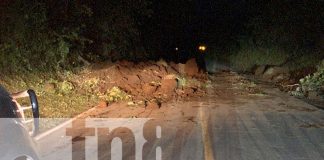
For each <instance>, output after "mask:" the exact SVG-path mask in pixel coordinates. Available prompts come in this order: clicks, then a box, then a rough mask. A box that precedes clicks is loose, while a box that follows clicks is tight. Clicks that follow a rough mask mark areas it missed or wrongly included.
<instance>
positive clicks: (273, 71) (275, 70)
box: [262, 66, 289, 80]
mask: <svg viewBox="0 0 324 160" xmlns="http://www.w3.org/2000/svg"><path fill="white" fill-rule="evenodd" d="M280 74H289V69H288V68H286V67H277V66H275V67H270V68H268V69H266V71H265V72H264V73H263V76H262V78H264V79H265V80H272V79H273V78H274V77H275V76H278V75H280Z"/></svg>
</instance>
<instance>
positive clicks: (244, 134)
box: [38, 73, 324, 160]
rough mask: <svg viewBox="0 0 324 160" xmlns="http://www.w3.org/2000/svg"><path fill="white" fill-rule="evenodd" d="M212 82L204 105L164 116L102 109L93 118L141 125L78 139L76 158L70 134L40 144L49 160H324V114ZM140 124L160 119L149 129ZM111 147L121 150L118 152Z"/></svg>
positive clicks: (267, 88) (227, 79)
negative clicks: (115, 138)
mask: <svg viewBox="0 0 324 160" xmlns="http://www.w3.org/2000/svg"><path fill="white" fill-rule="evenodd" d="M210 78H211V83H210V86H209V87H208V91H207V92H208V94H207V95H206V96H204V97H199V98H191V99H188V100H186V101H181V102H176V101H175V102H172V103H168V104H164V105H163V106H162V107H161V108H160V109H156V108H151V109H145V108H140V107H139V108H137V107H129V106H126V105H123V104H118V105H117V104H116V105H112V106H110V107H108V108H107V109H99V110H98V111H96V112H94V113H92V115H88V117H103V118H130V119H133V120H134V123H131V124H129V125H125V126H126V127H124V128H122V129H120V130H117V131H116V132H114V131H113V130H114V128H112V127H111V126H109V125H108V126H107V127H110V128H109V131H107V132H100V131H98V129H97V130H96V132H95V133H94V135H95V136H88V137H86V138H82V137H83V136H84V135H89V133H87V131H86V132H82V131H80V132H78V133H77V135H75V136H74V138H73V139H74V150H73V151H72V146H71V140H72V137H70V136H67V135H66V127H63V128H61V129H58V130H57V131H55V132H53V133H51V134H49V135H47V136H45V137H43V138H42V139H40V140H38V145H39V147H40V148H41V149H40V151H41V154H42V155H43V157H44V159H55V160H58V159H62V160H63V159H64V160H67V159H72V155H74V157H73V158H74V159H83V158H85V159H91V160H95V159H110V158H111V157H112V159H121V158H122V155H123V156H124V157H123V159H136V160H140V159H142V158H143V159H148V160H154V159H163V160H240V159H245V160H258V159H260V160H268V159H269V160H280V159H282V160H324V111H323V110H321V109H318V108H316V107H314V106H312V105H309V104H307V103H305V102H303V101H301V100H299V99H296V98H294V97H291V96H289V95H288V94H287V93H283V92H280V91H279V90H278V89H276V88H275V87H273V86H271V85H269V84H262V83H260V84H259V83H257V82H255V83H253V82H250V81H248V80H245V79H244V78H243V77H241V76H239V75H237V74H236V73H219V74H216V75H214V76H211V77H210ZM95 115H96V116H95ZM97 115H99V116H97ZM134 117H137V118H152V119H151V120H145V119H144V120H143V121H145V123H144V122H140V121H138V120H136V119H137V118H134ZM118 120H120V119H116V120H115V121H118ZM128 120H129V119H128ZM121 123H124V122H121ZM109 124H111V123H109ZM118 124H120V123H118ZM105 125H106V124H99V123H98V124H94V125H92V127H94V128H100V127H101V128H102V127H103V126H105ZM68 126H69V127H71V124H70V125H68ZM157 126H159V127H158V129H156V128H157ZM132 127H133V128H132ZM115 128H116V127H115ZM127 128H131V131H133V135H135V138H134V136H132V134H129V133H130V132H129V131H130V130H129V129H127ZM110 131H111V132H110ZM137 132H138V133H139V134H137ZM108 133H109V134H112V135H114V136H117V137H121V138H120V140H121V141H118V140H117V141H116V140H113V138H114V136H111V137H109V136H108V137H106V139H105V138H103V139H101V138H98V137H100V136H99V135H100V134H102V135H109V134H108ZM136 135H143V137H144V138H145V140H146V141H145V140H143V139H140V138H139V137H141V136H139V137H137V136H136ZM134 141H135V143H136V144H134ZM110 142H111V143H112V144H113V146H115V147H112V150H110V148H109V145H108V144H109V143H110ZM120 142H122V145H120ZM98 146H99V147H98ZM107 146H108V147H107ZM134 146H136V149H135V148H134ZM121 147H124V148H123V149H122V150H121ZM82 148H86V150H87V151H86V153H85V152H83V150H82ZM98 153H100V154H99V156H98Z"/></svg>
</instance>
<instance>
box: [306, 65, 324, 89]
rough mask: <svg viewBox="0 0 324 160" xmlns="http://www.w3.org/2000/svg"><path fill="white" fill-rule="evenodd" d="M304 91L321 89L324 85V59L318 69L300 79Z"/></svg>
mask: <svg viewBox="0 0 324 160" xmlns="http://www.w3.org/2000/svg"><path fill="white" fill-rule="evenodd" d="M300 84H301V89H302V91H304V92H306V91H319V90H320V89H323V87H324V60H322V62H321V63H320V64H319V65H318V67H317V71H316V72H315V73H313V74H311V75H308V76H306V77H305V78H302V79H300Z"/></svg>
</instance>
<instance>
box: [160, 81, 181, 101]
mask: <svg viewBox="0 0 324 160" xmlns="http://www.w3.org/2000/svg"><path fill="white" fill-rule="evenodd" d="M176 88H177V80H176V79H175V78H172V79H167V78H163V79H162V81H161V87H160V88H159V91H160V92H161V94H163V95H166V96H167V97H170V96H171V95H172V94H173V92H174V91H175V89H176Z"/></svg>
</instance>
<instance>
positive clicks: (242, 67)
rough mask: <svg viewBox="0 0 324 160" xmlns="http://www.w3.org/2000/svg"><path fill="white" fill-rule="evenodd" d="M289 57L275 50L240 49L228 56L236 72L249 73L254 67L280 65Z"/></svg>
mask: <svg viewBox="0 0 324 160" xmlns="http://www.w3.org/2000/svg"><path fill="white" fill-rule="evenodd" d="M288 57H289V55H288V54H287V53H286V52H284V51H282V50H280V49H277V48H268V49H267V48H253V47H252V48H242V49H241V50H240V51H239V52H238V53H236V54H233V55H231V56H230V58H229V59H230V62H231V65H232V66H233V67H234V68H235V69H237V70H238V71H251V70H252V68H253V67H254V66H255V65H281V64H283V63H284V62H285V61H286V60H287V58H288Z"/></svg>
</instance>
